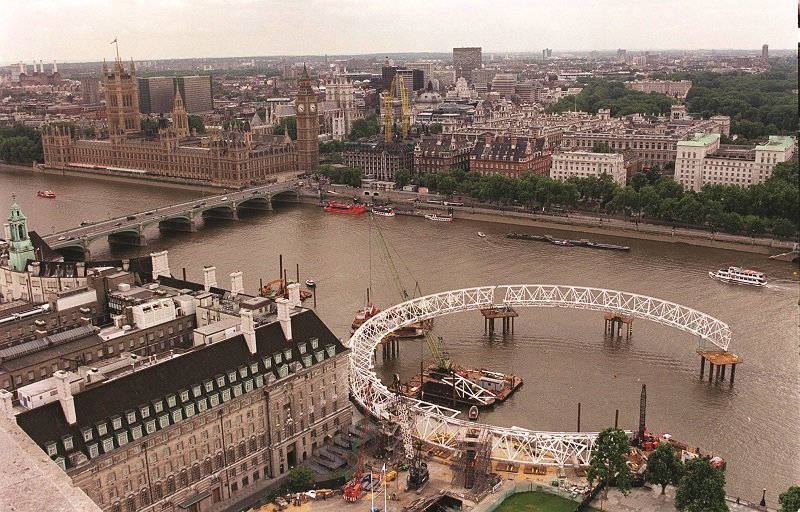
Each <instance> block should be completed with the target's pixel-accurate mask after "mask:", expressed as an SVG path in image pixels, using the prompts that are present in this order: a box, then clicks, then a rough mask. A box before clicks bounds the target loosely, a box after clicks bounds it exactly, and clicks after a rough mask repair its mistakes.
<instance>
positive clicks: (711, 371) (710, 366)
mask: <svg viewBox="0 0 800 512" xmlns="http://www.w3.org/2000/svg"><path fill="white" fill-rule="evenodd" d="M713 378H714V363H712V362H711V361H709V362H708V382H711V380H712V379H713Z"/></svg>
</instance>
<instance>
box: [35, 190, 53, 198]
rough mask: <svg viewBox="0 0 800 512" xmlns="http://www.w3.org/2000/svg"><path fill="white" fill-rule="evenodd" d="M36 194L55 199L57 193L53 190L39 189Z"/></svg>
mask: <svg viewBox="0 0 800 512" xmlns="http://www.w3.org/2000/svg"><path fill="white" fill-rule="evenodd" d="M36 195H37V196H39V197H45V198H47V199H55V198H56V193H55V192H53V191H52V190H40V191H38V192H37V193H36Z"/></svg>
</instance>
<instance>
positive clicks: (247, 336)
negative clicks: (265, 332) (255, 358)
mask: <svg viewBox="0 0 800 512" xmlns="http://www.w3.org/2000/svg"><path fill="white" fill-rule="evenodd" d="M239 314H240V315H241V317H242V334H243V335H244V341H245V342H246V343H247V349H248V350H249V351H250V354H251V355H254V354H255V353H256V351H257V347H256V327H255V323H254V322H253V312H252V311H250V310H249V309H241V310H239Z"/></svg>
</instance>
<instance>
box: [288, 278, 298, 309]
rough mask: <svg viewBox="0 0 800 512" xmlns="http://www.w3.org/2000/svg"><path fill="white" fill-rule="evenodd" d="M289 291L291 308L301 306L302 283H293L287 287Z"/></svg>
mask: <svg viewBox="0 0 800 512" xmlns="http://www.w3.org/2000/svg"><path fill="white" fill-rule="evenodd" d="M286 288H287V289H288V290H289V306H290V307H292V308H296V307H299V306H300V283H292V284H290V285H289V286H287V287H286Z"/></svg>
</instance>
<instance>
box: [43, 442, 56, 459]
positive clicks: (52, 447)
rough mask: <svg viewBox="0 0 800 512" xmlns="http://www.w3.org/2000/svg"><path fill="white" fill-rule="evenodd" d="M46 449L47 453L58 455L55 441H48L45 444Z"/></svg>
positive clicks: (51, 455)
mask: <svg viewBox="0 0 800 512" xmlns="http://www.w3.org/2000/svg"><path fill="white" fill-rule="evenodd" d="M44 449H45V451H46V452H47V455H48V456H50V457H53V456H55V455H58V448H57V447H56V443H55V441H48V442H46V443H45V444H44Z"/></svg>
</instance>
